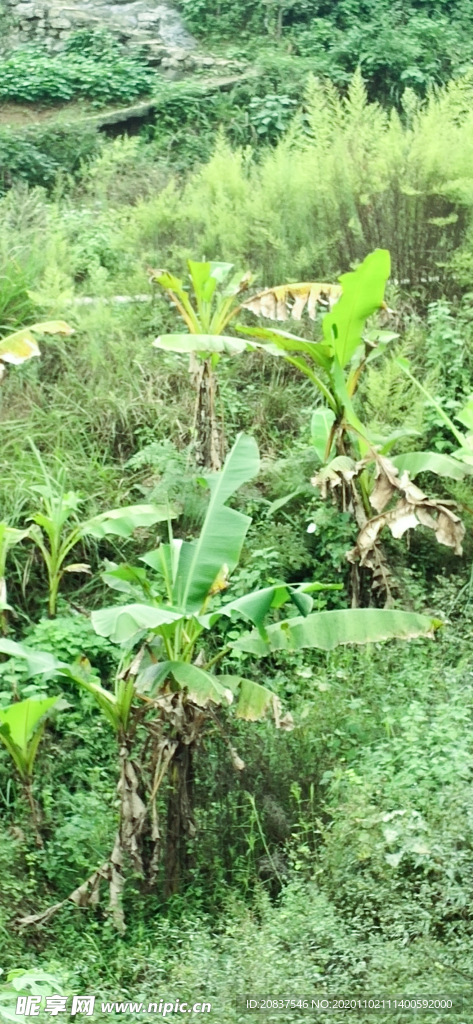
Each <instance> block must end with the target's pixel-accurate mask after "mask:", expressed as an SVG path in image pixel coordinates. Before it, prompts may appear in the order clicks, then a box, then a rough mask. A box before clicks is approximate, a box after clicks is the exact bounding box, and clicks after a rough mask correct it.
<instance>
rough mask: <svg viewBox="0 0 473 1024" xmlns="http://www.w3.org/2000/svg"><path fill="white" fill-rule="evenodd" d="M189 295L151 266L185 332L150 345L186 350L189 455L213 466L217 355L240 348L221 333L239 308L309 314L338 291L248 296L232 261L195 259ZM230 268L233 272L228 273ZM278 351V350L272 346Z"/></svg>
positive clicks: (290, 289) (293, 289)
mask: <svg viewBox="0 0 473 1024" xmlns="http://www.w3.org/2000/svg"><path fill="white" fill-rule="evenodd" d="M188 267H189V274H190V282H191V289H192V298H191V297H190V296H189V293H188V291H187V288H186V286H185V285H184V282H183V281H182V280H181V279H180V278H177V277H174V276H173V275H172V274H170V273H169V271H167V270H151V281H152V282H154V283H155V284H158V285H159V286H160V287H161V288H162V289H163V290H164V291H165V292H166V294H167V295H168V297H169V298H170V300H171V302H172V303H173V305H174V306H175V307H176V309H177V310H178V311H179V313H180V315H181V317H182V319H183V320H184V322H185V324H186V326H187V329H188V331H189V334H165V335H161V336H160V337H159V338H156V340H155V341H154V342H153V345H154V346H155V348H159V349H163V350H164V351H168V352H180V353H188V354H189V356H190V365H189V370H190V373H191V376H192V383H193V387H194V389H195V391H196V400H195V410H194V425H193V434H194V443H195V459H196V462H197V464H198V465H200V466H202V467H204V468H206V469H212V470H219V469H220V468H221V465H222V461H223V457H224V449H225V437H224V431H223V426H221V427H219V424H218V421H217V415H216V410H215V404H216V397H217V377H216V374H215V370H216V367H217V364H218V362H219V360H220V359H221V356H222V355H223V354H226V355H230V356H232V355H238V354H239V353H240V352H243V351H244V350H245V348H248V347H250V348H255V347H259V346H258V342H256V341H255V343H254V344H253V345H248V343H246V344H245V342H244V341H243V340H242V339H241V338H237V337H232V336H230V335H227V334H225V331H226V330H227V328H228V326H229V324H230V323H231V321H232V320H234V319H235V317H236V315H237V313H238V312H239V311H240V310H241V309H249V310H251V312H253V313H256V314H257V315H261V316H269V317H274V318H277V319H282V320H288V319H289V318H290V317H291V316H292V317H293V318H294V319H296V320H298V319H300V317H301V315H302V311H303V310H304V309H305V308H306V309H307V311H308V314H309V316H310V317H311V318H312V319H314V317H315V310H316V307H317V305H318V304H325V305H329V306H330V305H331V304H332V303H333V302H334V301H336V299H337V298H338V297H339V295H340V291H341V289H340V286H339V285H330V284H316V283H315V282H307V283H306V282H302V283H298V284H290V285H279V286H276V287H275V288H266V289H265V290H264V291H262V292H258V293H257V294H256V295H252V296H251V297H250V298H245V295H246V292H247V290H248V288H249V287H250V285H251V283H252V281H253V275H252V274H251V273H250V272H249V271H247V272H246V273H244V274H242V273H240V272H234V265H233V263H211V262H206V263H204V262H203V263H197V262H194V261H193V260H188ZM232 272H233V273H232ZM274 353H275V354H276V355H277V354H278V349H276V348H275V349H274Z"/></svg>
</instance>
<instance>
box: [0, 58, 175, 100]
mask: <svg viewBox="0 0 473 1024" xmlns="http://www.w3.org/2000/svg"><path fill="white" fill-rule="evenodd" d="M154 79H155V76H154V73H153V72H152V71H151V70H150V68H148V67H147V66H146V65H144V64H140V63H139V62H138V61H136V60H133V59H132V58H131V57H127V56H122V55H121V54H120V53H117V52H114V51H112V52H110V51H106V52H105V53H104V54H102V55H101V56H100V55H99V54H95V53H91V52H90V51H89V53H86V54H85V55H84V54H83V53H79V52H76V51H75V50H74V49H72V50H70V51H68V52H65V53H59V54H58V55H57V56H55V57H51V56H50V55H49V54H47V53H44V52H43V51H42V50H38V49H22V50H17V51H15V52H14V53H13V54H12V55H11V56H10V57H9V58H8V60H5V61H3V62H1V63H0V98H2V99H4V100H13V101H15V102H18V103H20V102H27V103H55V102H61V101H67V100H72V99H75V98H78V97H84V98H87V99H90V100H92V101H93V102H94V103H95V104H96V105H103V104H105V103H112V102H114V101H118V102H124V103H126V102H128V100H131V99H133V98H134V97H135V96H140V95H146V94H149V93H150V92H151V90H152V87H153V82H154Z"/></svg>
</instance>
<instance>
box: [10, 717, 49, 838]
mask: <svg viewBox="0 0 473 1024" xmlns="http://www.w3.org/2000/svg"><path fill="white" fill-rule="evenodd" d="M59 700H60V698H58V697H28V698H27V700H20V701H17V703H15V704H10V705H8V707H4V708H0V740H1V741H2V743H3V744H4V746H5V747H6V748H7V750H8V753H9V754H10V757H11V758H12V761H13V763H14V765H15V768H16V770H17V772H18V775H19V777H20V780H21V783H22V786H23V790H24V793H25V796H26V798H27V800H28V803H29V805H30V809H31V817H32V822H33V828H34V832H35V836H36V842H37V844H38V846H42V845H43V840H42V837H41V832H40V814H39V809H38V806H37V804H36V801H35V799H34V796H33V790H32V780H33V769H34V763H35V759H36V754H37V751H38V746H39V743H40V741H41V738H42V735H43V732H44V728H45V724H46V716H47V715H48V714H49V713H50V712H51V711H52V709H53V707H55V706H56V707H57V705H58V701H59Z"/></svg>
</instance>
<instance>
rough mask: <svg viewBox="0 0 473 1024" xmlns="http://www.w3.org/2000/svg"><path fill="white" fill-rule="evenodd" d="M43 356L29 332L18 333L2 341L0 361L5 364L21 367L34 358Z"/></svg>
mask: <svg viewBox="0 0 473 1024" xmlns="http://www.w3.org/2000/svg"><path fill="white" fill-rule="evenodd" d="M39 355H41V353H40V351H39V348H38V345H37V343H36V341H35V339H34V338H33V335H32V334H31V332H30V331H29V330H24V331H17V332H16V333H15V334H10V335H9V336H8V338H3V339H2V341H0V359H1V360H2V362H4V363H13V364H14V365H15V366H19V365H20V363H24V362H26V360H27V359H31V358H32V357H33V356H39Z"/></svg>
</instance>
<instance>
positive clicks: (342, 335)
mask: <svg viewBox="0 0 473 1024" xmlns="http://www.w3.org/2000/svg"><path fill="white" fill-rule="evenodd" d="M389 274H390V256H389V252H388V251H387V250H385V249H377V250H376V251H375V252H373V253H371V254H370V255H369V256H367V257H366V259H365V260H364V261H363V263H362V264H361V265H360V266H359V267H358V268H357V269H356V270H355V271H352V272H351V273H348V274H343V275H342V276H341V277H340V279H339V280H340V286H341V295H340V297H339V299H338V301H337V302H336V303H335V305H334V306H333V308H332V309H331V311H330V312H329V313H328V314H327V316H325V317H324V318H323V321H322V338H321V339H320V341H316V342H312V341H306V340H304V339H302V338H298V337H296V336H295V335H292V334H288V333H286V332H283V331H277V330H270V329H268V328H264V327H246V326H244V325H241V324H236V330H238V331H239V332H240V333H243V334H245V335H246V336H248V337H249V338H250V339H251V341H254V340H255V339H257V340H258V341H259V343H267V344H270V345H271V351H272V352H274V351H275V349H276V350H279V351H280V352H281V353H282V354H283V356H284V358H285V359H286V360H287V361H288V362H289V363H291V364H292V365H293V366H296V367H297V368H298V369H299V370H300V371H301V372H302V373H303V374H304V375H305V376H306V377H308V378H309V380H311V381H312V383H313V384H314V386H315V388H316V390H317V392H318V395H319V398H322V401H323V404H322V405H319V406H318V408H316V410H315V412H314V413H313V416H312V423H311V434H312V444H313V447H314V448H315V451H316V453H317V455H318V457H319V459H320V461H321V463H322V467H321V469H320V471H319V472H318V473H316V475H315V476H314V477H313V479H312V481H311V482H312V483H313V484H314V485H315V486H317V487H319V488H320V489H321V492H322V495H323V496H326V494H327V492H328V491H331V492H332V494H334V495H336V496H337V498H338V501H339V504H340V507H341V508H342V509H343V510H344V511H345V510H346V509H351V510H352V512H353V514H354V516H355V519H356V522H357V525H358V527H359V530H360V533H359V535H358V538H357V543H356V545H355V547H354V548H353V549H352V550H351V551H350V552H348V553H347V557H348V559H349V561H351V562H352V564H353V571H352V597H353V603H354V604H357V603H358V602H359V600H360V599H361V594H360V586H361V583H360V574H359V571H358V563H359V564H360V565H361V566H363V567H366V568H368V569H369V570H370V573H371V589H373V590H375V591H378V592H379V593H380V594H382V595H383V598H384V599H385V600H386V602H387V603H388V604H389V603H390V602H391V595H392V588H393V586H395V580H394V579H393V577H392V573H391V571H390V568H389V565H388V563H387V561H386V558H385V556H384V553H383V550H382V548H381V547H380V544H379V535H380V533H381V531H382V529H383V528H384V527H385V526H386V527H388V528H389V529H390V530H391V532H392V534H393V536H395V537H401V536H402V535H403V534H404V533H405V531H406V530H407V529H409V528H415V527H416V526H419V525H423V526H427V527H428V528H429V529H431V530H432V531H433V532H434V534H435V536H436V538H437V540H438V541H439V542H440V543H443V544H445V545H447V546H449V547H452V548H453V549H454V550H455V552H456V553H457V554H461V553H462V546H461V542H462V539H463V536H464V532H465V531H464V527H463V524H462V523H461V521H460V519H459V517H458V515H457V514H456V513H455V511H454V510H453V509H452V508H451V507H450V505H449V503H448V502H442V501H438V500H436V499H435V498H430V497H428V496H427V495H426V494H424V493H423V491H421V490H420V488H418V487H416V486H415V485H414V484H413V482H412V481H413V479H414V478H415V476H417V474H418V473H420V472H422V471H424V470H429V471H431V472H434V473H437V474H438V475H441V476H452V477H454V478H455V479H462V478H463V477H464V476H465V475H466V474H467V473H470V472H471V471H472V467H470V466H469V465H468V464H467V463H468V460H467V459H466V458H463V464H460V462H459V461H458V460H455V459H454V458H451V457H449V456H445V455H444V456H439V455H438V454H437V453H435V452H408V453H406V454H403V455H398V456H394V457H391V450H392V448H393V447H394V446H395V444H396V442H397V441H398V440H400V438H402V437H406V436H408V435H409V434H413V433H415V432H413V431H408V430H400V431H395V432H394V433H393V434H391V435H390V436H389V437H379V436H375V435H373V433H372V432H371V431H370V430H369V428H368V427H367V425H366V424H365V423H363V422H362V420H361V418H360V414H359V410H358V409H356V408H355V398H356V391H357V388H358V386H359V382H360V379H361V376H362V374H363V372H364V371H365V369H366V368H367V367H368V366H369V365H370V364H371V363H372V362H373V360H375V359H378V358H379V357H380V356H381V355H383V354H384V353H385V352H386V348H387V346H389V344H390V343H391V342H392V341H394V340H395V339H396V338H397V337H398V336H397V334H394V333H393V332H391V331H386V330H379V329H377V328H376V329H372V330H368V329H367V328H366V321H367V319H368V317H369V316H371V315H372V314H373V313H375V312H376V310H379V309H381V308H383V307H385V301H384V292H385V287H386V283H387V280H388V278H389ZM454 429H455V428H454ZM457 436H458V431H457ZM388 456H389V457H388ZM472 463H473V460H472ZM292 497H293V495H289V496H288V500H289V499H291V498H292ZM392 500H395V501H396V504H395V505H392V503H391V502H392ZM278 507H281V500H280V501H279V502H278ZM374 511H375V512H377V513H378V515H376V516H373V512H374ZM309 529H310V526H309Z"/></svg>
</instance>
